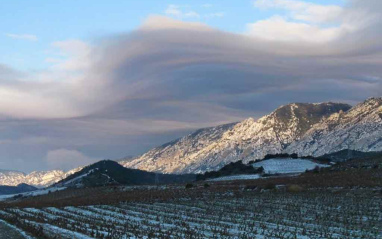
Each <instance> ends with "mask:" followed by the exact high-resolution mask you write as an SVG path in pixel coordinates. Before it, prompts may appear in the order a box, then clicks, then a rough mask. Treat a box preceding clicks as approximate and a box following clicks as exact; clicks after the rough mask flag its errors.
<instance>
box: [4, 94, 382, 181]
mask: <svg viewBox="0 0 382 239" xmlns="http://www.w3.org/2000/svg"><path fill="white" fill-rule="evenodd" d="M381 105H382V98H381V97H379V98H370V99H368V100H366V101H364V102H362V103H360V104H358V105H356V106H354V107H351V106H350V105H347V104H341V103H331V102H328V103H315V104H309V103H293V104H288V105H284V106H281V107H279V108H277V109H276V110H275V111H274V112H272V113H270V114H269V115H266V116H264V117H262V118H260V119H258V120H254V119H253V118H248V119H246V120H243V121H241V122H238V123H232V124H226V125H220V126H216V127H210V128H205V129H200V130H197V131H195V132H194V133H191V134H189V135H186V136H184V137H182V138H180V139H176V140H174V141H171V142H169V143H166V144H164V145H162V146H159V147H156V148H154V149H152V150H150V151H148V152H147V153H145V154H143V155H141V156H139V157H136V158H131V157H129V158H126V159H125V160H121V161H119V163H120V164H121V165H122V166H124V167H127V168H132V169H140V170H145V171H151V172H162V173H176V174H184V173H204V172H207V171H213V170H215V171H216V170H219V169H220V168H222V167H224V165H227V164H229V163H231V162H236V161H239V160H242V161H243V162H244V163H248V162H249V161H252V160H257V159H262V158H263V157H264V156H265V155H267V154H280V153H288V154H294V153H297V154H298V155H300V156H306V155H308V156H315V157H318V156H322V155H327V154H332V153H334V152H337V151H341V150H347V149H350V151H351V152H355V151H363V152H370V151H382V137H381V135H382V106H381ZM339 154H340V153H339ZM342 154H343V153H341V155H342ZM333 157H334V156H333ZM340 158H341V159H335V160H336V161H341V160H343V159H346V157H345V158H344V157H343V155H342V156H341V157H340ZM81 169H82V168H76V169H73V170H71V171H68V172H63V171H61V170H51V171H42V172H32V173H30V174H27V175H26V174H24V173H22V172H17V171H5V170H3V171H1V170H0V185H11V186H15V185H18V184H20V183H26V184H29V185H34V186H38V187H43V186H48V185H51V184H54V183H56V182H58V181H60V180H62V179H65V178H67V177H68V176H70V175H72V174H74V173H76V172H79V171H81ZM126 172H127V171H126ZM98 174H99V173H98ZM76 175H77V174H76ZM77 176H78V175H77ZM73 177H74V176H73ZM100 177H102V176H100ZM151 177H152V176H151ZM112 178H113V177H112ZM106 182H107V181H106ZM124 183H126V182H124Z"/></svg>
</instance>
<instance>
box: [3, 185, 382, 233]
mask: <svg viewBox="0 0 382 239" xmlns="http://www.w3.org/2000/svg"><path fill="white" fill-rule="evenodd" d="M185 190H186V189H185ZM193 190H194V193H197V194H198V199H197V200H195V199H191V198H188V197H183V198H178V199H176V200H172V201H163V200H162V201H157V202H151V203H148V202H124V203H119V204H115V205H91V206H65V207H42V208H30V207H29V208H15V207H12V208H3V209H2V210H1V211H0V218H1V219H2V220H4V221H6V222H8V223H10V224H12V225H15V226H17V227H18V228H20V229H22V230H24V231H26V232H28V233H29V234H31V235H33V236H34V237H36V238H56V236H57V235H60V238H132V237H134V238H382V237H381V233H382V232H381V228H382V224H381V222H382V213H381V212H382V208H381V205H382V198H381V195H380V192H378V191H377V190H366V189H365V190H325V191H320V190H309V191H302V192H287V191H284V192H283V191H280V190H262V191H256V190H249V189H246V190H243V191H242V192H241V193H240V194H238V193H236V192H235V193H234V192H230V191H226V192H224V193H223V192H222V193H209V191H208V190H204V193H203V191H200V190H197V189H188V192H189V193H192V192H193Z"/></svg>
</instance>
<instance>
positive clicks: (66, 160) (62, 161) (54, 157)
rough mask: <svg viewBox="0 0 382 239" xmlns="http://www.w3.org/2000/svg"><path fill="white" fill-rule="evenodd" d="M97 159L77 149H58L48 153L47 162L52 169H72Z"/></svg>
mask: <svg viewBox="0 0 382 239" xmlns="http://www.w3.org/2000/svg"><path fill="white" fill-rule="evenodd" d="M95 161H97V159H94V158H91V157H88V156H86V155H84V154H82V153H81V152H79V151H77V150H69V149H56V150H51V151H49V152H48V153H47V154H46V162H47V164H48V167H49V168H51V169H62V170H70V169H73V168H76V167H79V166H86V165H88V164H91V163H94V162H95Z"/></svg>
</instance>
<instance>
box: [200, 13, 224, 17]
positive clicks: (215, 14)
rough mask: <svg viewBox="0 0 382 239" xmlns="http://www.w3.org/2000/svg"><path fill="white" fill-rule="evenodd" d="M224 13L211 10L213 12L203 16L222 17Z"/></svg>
mask: <svg viewBox="0 0 382 239" xmlns="http://www.w3.org/2000/svg"><path fill="white" fill-rule="evenodd" d="M224 16H225V13H224V12H213V13H208V14H206V15H204V17H205V18H215V17H216V18H221V17H224Z"/></svg>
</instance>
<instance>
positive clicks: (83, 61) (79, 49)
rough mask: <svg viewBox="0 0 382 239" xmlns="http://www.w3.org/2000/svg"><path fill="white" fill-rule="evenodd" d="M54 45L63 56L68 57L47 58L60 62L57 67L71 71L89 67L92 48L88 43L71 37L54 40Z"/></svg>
mask: <svg viewBox="0 0 382 239" xmlns="http://www.w3.org/2000/svg"><path fill="white" fill-rule="evenodd" d="M52 46H53V47H54V48H56V49H58V50H59V54H60V56H61V57H64V58H66V59H57V58H47V59H46V61H50V62H56V63H58V64H56V65H55V67H57V68H59V69H62V70H69V71H77V70H83V69H86V68H87V67H89V65H90V63H91V59H90V54H91V50H92V48H91V46H90V45H89V44H88V43H86V42H83V41H80V40H73V39H71V40H66V41H57V42H53V43H52Z"/></svg>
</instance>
